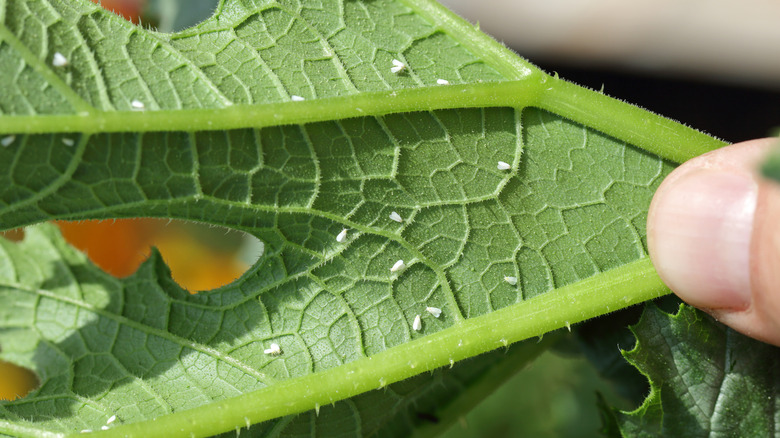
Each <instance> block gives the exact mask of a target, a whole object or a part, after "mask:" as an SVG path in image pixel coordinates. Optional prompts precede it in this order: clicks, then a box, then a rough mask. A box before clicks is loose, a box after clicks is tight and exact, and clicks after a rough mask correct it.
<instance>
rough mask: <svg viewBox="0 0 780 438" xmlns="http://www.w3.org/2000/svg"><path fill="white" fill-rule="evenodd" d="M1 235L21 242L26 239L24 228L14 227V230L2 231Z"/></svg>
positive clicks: (12, 240)
mask: <svg viewBox="0 0 780 438" xmlns="http://www.w3.org/2000/svg"><path fill="white" fill-rule="evenodd" d="M0 237H2V238H4V239H8V240H10V241H11V242H19V241H20V240H22V239H24V228H14V229H12V230H7V231H1V232H0Z"/></svg>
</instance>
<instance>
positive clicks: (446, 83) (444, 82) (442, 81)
mask: <svg viewBox="0 0 780 438" xmlns="http://www.w3.org/2000/svg"><path fill="white" fill-rule="evenodd" d="M436 83H437V84H439V85H449V84H450V81H448V80H446V79H436Z"/></svg>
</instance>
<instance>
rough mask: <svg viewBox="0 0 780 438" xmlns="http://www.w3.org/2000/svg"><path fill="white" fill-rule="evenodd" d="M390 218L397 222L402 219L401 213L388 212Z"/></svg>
mask: <svg viewBox="0 0 780 438" xmlns="http://www.w3.org/2000/svg"><path fill="white" fill-rule="evenodd" d="M390 219H391V220H394V221H396V222H398V223H399V224H400V223H401V222H403V221H404V220H403V218H402V217H401V215H400V214H398V213H396V212H392V213H390Z"/></svg>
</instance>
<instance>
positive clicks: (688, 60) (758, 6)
mask: <svg viewBox="0 0 780 438" xmlns="http://www.w3.org/2000/svg"><path fill="white" fill-rule="evenodd" d="M216 3H217V1H216V0H103V1H102V5H103V6H104V7H105V8H106V9H109V10H114V11H115V12H117V13H118V14H120V15H123V16H125V18H127V19H129V20H131V21H133V22H135V23H141V25H143V26H147V27H152V28H155V29H158V30H159V31H161V32H172V31H176V30H180V29H183V28H185V27H188V26H191V25H192V24H195V23H197V22H199V21H201V20H203V19H205V18H206V17H208V16H209V15H210V14H211V12H212V11H213V10H214V8H215V6H216ZM443 3H444V4H445V5H447V6H448V7H450V8H451V9H453V10H454V11H455V12H457V13H458V14H460V15H462V16H464V17H465V18H466V19H468V20H469V21H471V22H473V23H479V26H480V28H481V29H482V30H483V31H484V32H486V33H488V34H490V35H493V36H494V37H495V38H496V39H498V40H499V41H502V42H504V43H505V44H506V45H508V46H509V47H511V48H513V49H514V50H515V51H516V52H518V53H519V54H520V55H521V56H523V57H524V58H526V59H529V60H530V61H531V62H533V63H534V64H536V65H537V66H539V67H540V68H542V69H543V70H545V71H547V72H550V73H552V72H557V73H558V74H559V75H560V77H562V78H565V79H568V80H570V81H572V82H575V83H578V84H580V85H584V86H587V87H590V88H593V89H601V88H602V87H603V89H604V92H605V94H608V95H610V96H613V97H617V98H619V99H622V100H626V101H628V102H631V103H635V104H637V105H639V106H642V107H644V108H646V109H649V110H651V111H654V112H656V113H659V114H662V115H665V116H667V117H671V118H673V119H676V120H680V121H682V122H684V123H686V124H687V125H689V126H692V127H694V128H697V129H700V130H702V131H705V132H707V133H709V134H711V135H714V136H716V137H719V138H722V139H724V140H726V141H728V142H738V141H743V140H748V139H752V138H758V137H764V136H768V135H773V134H774V135H776V134H777V133H778V126H780V50H778V48H780V25H778V18H780V2H777V1H775V0H653V1H650V0H632V1H624V0H483V1H479V2H477V1H473V0H444V1H443ZM60 226H61V228H62V230H63V233H64V235H65V236H66V238H67V239H68V240H69V241H70V242H71V243H73V244H74V245H75V246H77V247H79V248H81V249H82V250H84V251H85V252H86V253H87V254H88V255H89V256H90V258H91V259H92V260H93V261H94V262H95V263H97V264H98V265H99V266H101V267H103V269H105V270H107V271H108V272H110V273H112V274H114V275H117V276H120V277H121V276H127V275H130V274H131V273H132V272H134V271H135V269H136V268H137V267H138V265H139V264H140V263H141V261H142V260H143V259H144V258H145V257H147V256H148V254H149V247H150V246H151V245H154V246H157V247H158V248H159V249H160V251H161V253H162V254H163V257H164V259H165V260H166V262H167V263H168V264H169V266H170V267H171V270H172V273H173V276H174V279H175V280H176V281H177V282H179V284H181V285H182V286H183V287H185V288H186V289H188V290H191V291H199V290H209V289H213V288H216V287H218V286H220V285H222V284H226V283H228V282H230V281H232V280H233V279H235V278H237V277H238V276H240V275H241V273H243V272H244V271H245V270H246V269H247V267H248V266H250V265H251V263H253V261H254V260H256V258H257V257H258V256H259V255H260V254H261V253H262V244H261V243H259V242H257V241H256V240H255V239H252V238H248V237H246V236H244V235H242V234H240V233H235V232H226V231H225V230H221V229H215V228H210V227H205V226H201V225H196V224H191V223H179V222H169V221H159V220H148V219H142V220H119V221H102V222H90V221H88V222H81V223H62V224H60ZM22 234H23V233H22V232H20V231H16V232H12V233H6V235H7V236H8V237H11V238H16V239H18V238H20V237H21V235H22ZM634 313H637V312H634ZM582 331H583V330H581V332H582ZM624 339H625V338H624ZM613 345H614V349H612V350H610V351H611V352H610V353H609V354H612V355H615V353H617V351H618V342H617V341H616V343H615V344H613ZM619 346H620V347H622V348H630V347H631V345H630V343H628V344H626V343H620V345H619ZM610 348H611V347H610ZM574 350H575V349H569V352H568V353H565V354H564V353H562V349H558V350H557V352H548V353H545V354H544V355H543V356H542V357H541V358H540V359H539V360H537V361H536V362H534V363H533V364H532V366H531V367H530V368H529V369H527V370H524V371H523V372H519V373H518V374H517V376H516V377H514V378H513V379H512V380H511V381H509V382H508V383H507V384H506V385H504V386H502V387H501V388H500V389H498V390H497V391H496V392H495V393H494V394H493V395H491V396H490V397H488V398H487V399H486V400H485V401H484V402H482V403H481V404H480V405H479V406H478V407H477V408H476V409H474V410H473V411H472V412H471V413H469V414H468V415H466V416H464V417H463V418H462V419H461V421H460V422H459V423H457V424H455V426H454V427H452V428H451V429H450V431H449V432H448V433H447V435H446V436H448V437H450V438H454V437H477V436H538V437H547V436H549V437H553V436H566V437H585V436H594V435H596V434H597V430H598V428H599V425H600V420H599V414H598V411H597V408H596V394H597V392H598V393H600V394H603V395H604V396H605V397H606V398H607V399H608V400H609V402H610V403H612V404H614V405H617V406H619V407H621V408H624V409H630V408H633V407H635V406H636V403H637V402H638V401H637V400H636V399H630V398H626V397H624V395H625V394H621V393H620V388H615V387H613V386H612V384H611V383H610V381H609V380H607V379H604V378H603V377H602V375H604V371H605V370H604V368H602V369H600V371H601V372H599V371H597V370H596V369H595V368H594V367H593V365H592V363H593V362H592V361H588V360H586V359H585V358H584V357H583V355H582V354H577V353H574V352H573V351H574ZM605 354H607V353H605ZM640 379H641V377H640ZM640 384H641V383H640ZM35 385H36V380H35V377H34V375H33V374H32V373H30V372H29V371H27V370H23V369H18V368H16V367H13V366H11V365H9V364H4V363H0V399H2V398H6V399H12V398H15V397H17V396H20V395H22V396H23V395H24V394H26V392H27V391H29V390H30V389H31V388H33V387H34V386H35ZM528 395H531V396H530V397H529V396H528ZM519 413H522V415H518V414H519Z"/></svg>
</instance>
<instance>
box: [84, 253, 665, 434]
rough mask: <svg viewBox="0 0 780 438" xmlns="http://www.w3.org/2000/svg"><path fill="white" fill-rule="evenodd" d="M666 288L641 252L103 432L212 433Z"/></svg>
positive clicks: (379, 383)
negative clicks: (563, 282) (494, 305)
mask: <svg viewBox="0 0 780 438" xmlns="http://www.w3.org/2000/svg"><path fill="white" fill-rule="evenodd" d="M668 292H669V290H668V289H667V288H666V286H664V284H663V283H662V282H661V279H660V278H659V277H658V274H656V272H655V270H654V269H653V266H652V264H651V263H650V260H649V259H648V258H642V259H639V260H637V261H635V262H632V263H629V264H627V265H624V266H621V267H619V268H615V269H612V270H610V271H606V272H603V273H601V274H597V275H595V276H593V277H590V278H588V279H585V280H582V281H580V282H577V283H573V284H570V285H568V286H564V287H562V288H560V289H556V290H553V291H550V292H548V293H546V294H543V295H541V296H538V297H536V298H534V299H532V300H528V301H524V302H521V303H518V304H514V305H512V306H509V307H505V308H503V309H500V310H497V311H495V312H492V313H490V314H488V315H483V316H480V317H476V318H471V319H468V320H465V321H462V322H460V323H458V324H456V325H454V326H452V327H449V328H447V329H444V330H442V331H439V332H436V333H432V334H430V335H426V336H424V337H422V338H418V339H415V340H413V341H410V342H407V343H405V344H402V345H399V346H396V347H393V348H390V349H388V350H385V351H383V352H381V353H378V354H375V355H373V356H370V357H366V358H362V359H359V360H356V361H354V362H350V363H347V364H345V365H341V366H339V367H335V368H330V369H328V370H325V371H322V372H318V373H314V374H309V375H306V376H303V377H297V378H293V379H289V380H285V381H282V382H279V383H277V384H275V385H273V386H270V387H266V388H263V389H260V390H258V391H254V392H250V393H246V394H243V395H240V396H237V397H233V398H230V399H226V400H221V401H218V402H214V403H210V404H208V405H206V406H202V407H199V408H195V409H191V410H187V411H182V412H177V413H174V414H170V415H165V416H161V417H158V418H156V419H154V420H150V421H148V422H140V423H133V424H128V425H123V426H119V427H114V428H111V429H109V430H108V431H104V432H100V433H102V434H104V435H105V436H107V437H109V436H116V437H119V436H124V437H153V436H160V437H165V436H171V435H173V434H178V433H181V434H188V433H191V434H192V436H210V435H214V434H217V433H221V432H225V431H229V430H234V429H235V428H237V427H246V426H248V425H250V424H255V423H259V422H262V421H267V420H270V419H273V418H277V417H281V416H285V415H292V414H296V413H300V412H305V411H308V410H311V409H316V408H317V407H318V406H321V405H325V404H329V403H334V402H336V401H338V400H343V399H345V398H349V397H353V396H355V395H358V394H361V393H363V392H366V391H370V390H373V389H379V388H383V387H385V386H387V385H389V384H391V383H394V382H398V381H401V380H404V379H407V378H409V377H412V376H415V375H417V374H420V373H423V372H426V371H430V370H433V369H435V368H438V367H441V366H445V365H449V364H452V363H454V362H455V361H458V360H461V359H465V358H468V357H472V356H476V355H478V354H481V353H484V352H487V351H491V350H494V349H496V348H499V347H502V346H507V345H509V344H511V343H514V342H517V341H520V340H523V339H528V338H531V337H534V336H540V335H542V334H544V333H547V332H550V331H552V330H556V329H559V328H561V327H565V326H568V325H570V324H574V323H577V322H580V321H583V320H585V319H588V318H590V317H592V316H593V315H600V314H603V313H606V312H610V311H613V310H617V309H621V308H623V307H626V306H630V305H632V304H636V303H640V302H643V301H646V300H649V299H653V298H657V297H659V296H661V295H664V294H666V293H668ZM74 436H77V435H74Z"/></svg>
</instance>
